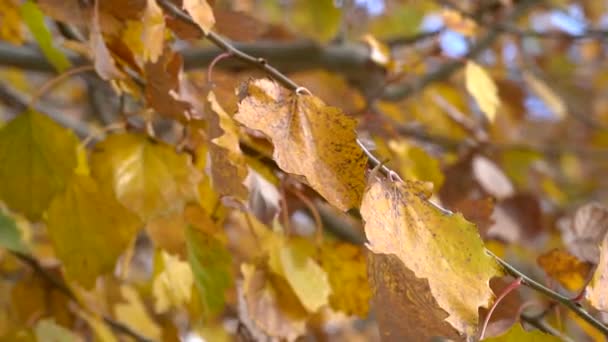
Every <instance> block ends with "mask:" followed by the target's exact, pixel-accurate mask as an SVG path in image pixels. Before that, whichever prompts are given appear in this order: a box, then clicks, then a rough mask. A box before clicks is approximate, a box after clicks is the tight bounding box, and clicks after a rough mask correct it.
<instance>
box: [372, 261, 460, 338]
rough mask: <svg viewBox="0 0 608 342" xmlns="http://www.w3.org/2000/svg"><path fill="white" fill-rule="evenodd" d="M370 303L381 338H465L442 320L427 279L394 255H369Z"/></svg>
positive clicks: (442, 317)
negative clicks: (417, 274) (419, 276)
mask: <svg viewBox="0 0 608 342" xmlns="http://www.w3.org/2000/svg"><path fill="white" fill-rule="evenodd" d="M368 272H369V281H370V285H371V287H372V289H373V294H374V296H373V299H372V304H373V307H374V310H375V312H376V314H377V318H376V319H377V320H378V326H379V328H380V334H381V335H380V337H381V339H382V341H384V342H389V341H395V342H398V341H431V340H432V339H433V338H434V337H444V338H448V339H451V340H453V341H463V340H464V338H463V337H462V336H461V335H460V334H459V333H458V331H457V330H456V329H454V327H452V326H451V325H450V324H449V323H448V322H446V321H445V319H446V318H447V317H448V313H447V312H446V311H445V310H443V309H442V308H441V307H440V306H439V304H438V303H437V301H436V300H435V298H434V297H433V294H432V293H431V289H430V287H429V282H428V281H427V280H426V279H420V278H418V277H416V275H414V272H412V271H411V270H409V269H408V268H407V267H405V265H404V264H403V263H402V262H401V261H400V260H399V258H398V257H397V256H395V255H385V254H373V253H369V254H368Z"/></svg>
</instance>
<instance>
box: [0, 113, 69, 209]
mask: <svg viewBox="0 0 608 342" xmlns="http://www.w3.org/2000/svg"><path fill="white" fill-rule="evenodd" d="M77 146H78V139H77V138H76V137H75V136H74V134H72V132H70V131H68V130H67V129H65V128H63V127H61V126H59V125H58V124H56V123H55V122H54V121H53V120H51V119H49V118H48V117H46V116H44V115H42V114H39V113H36V112H31V111H30V112H27V113H24V114H21V115H20V116H18V117H17V118H15V119H14V120H12V121H11V122H9V123H8V124H7V125H6V126H4V127H3V128H2V129H0V179H1V180H2V181H1V182H0V199H1V200H3V201H4V202H5V203H6V205H7V206H8V207H9V208H10V209H12V210H13V211H16V212H20V213H23V214H24V215H25V216H26V217H27V218H28V219H30V220H32V221H36V220H38V219H40V217H41V216H42V213H43V212H44V211H45V210H46V208H47V207H48V205H49V203H50V201H51V199H52V198H53V196H54V195H55V194H56V193H57V192H59V191H61V190H62V189H63V188H64V187H65V184H66V183H67V182H68V181H69V179H70V177H71V176H72V174H73V173H74V168H75V167H76V149H77Z"/></svg>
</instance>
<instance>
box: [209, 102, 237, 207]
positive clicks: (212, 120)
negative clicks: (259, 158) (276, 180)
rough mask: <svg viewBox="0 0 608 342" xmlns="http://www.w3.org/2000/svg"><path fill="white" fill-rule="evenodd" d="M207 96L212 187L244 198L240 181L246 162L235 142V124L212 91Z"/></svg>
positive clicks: (220, 191)
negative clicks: (209, 108) (209, 109)
mask: <svg viewBox="0 0 608 342" xmlns="http://www.w3.org/2000/svg"><path fill="white" fill-rule="evenodd" d="M207 100H208V101H209V105H210V107H211V111H209V139H210V140H211V143H210V144H209V154H210V156H211V165H210V166H211V181H212V183H213V187H214V189H216V190H217V192H219V193H220V194H222V195H231V196H235V197H236V198H239V199H243V200H244V199H246V198H247V188H246V187H245V185H244V184H243V181H244V180H245V177H247V165H246V164H245V157H244V156H243V154H242V152H241V148H240V146H239V131H238V127H237V126H236V123H235V122H234V120H233V119H232V117H230V115H228V113H226V112H225V111H224V109H223V108H222V107H221V106H220V104H219V103H218V102H217V99H216V97H215V94H214V93H213V92H212V91H210V92H209V96H208V97H207Z"/></svg>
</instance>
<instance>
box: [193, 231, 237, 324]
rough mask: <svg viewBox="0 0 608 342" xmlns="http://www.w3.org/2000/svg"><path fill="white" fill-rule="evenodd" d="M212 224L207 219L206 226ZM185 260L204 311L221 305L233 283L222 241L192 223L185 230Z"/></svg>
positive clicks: (218, 309) (212, 312) (213, 311)
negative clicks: (188, 265) (186, 249)
mask: <svg viewBox="0 0 608 342" xmlns="http://www.w3.org/2000/svg"><path fill="white" fill-rule="evenodd" d="M210 225H213V223H211V222H210V221H209V224H208V225H207V226H210ZM186 241H187V246H188V261H189V262H190V267H192V273H193V274H194V283H195V284H196V288H197V289H198V292H199V294H200V297H201V299H202V302H203V307H204V309H205V312H206V314H207V315H215V314H217V313H219V312H221V310H223V309H224V303H225V292H226V290H227V289H228V288H229V287H230V286H231V285H232V274H231V271H230V270H231V259H232V258H231V256H230V253H228V250H227V249H226V246H225V243H224V242H223V241H221V240H220V239H218V237H217V236H214V235H212V234H211V233H209V232H206V231H202V230H200V229H196V228H194V227H192V226H190V227H188V229H187V231H186Z"/></svg>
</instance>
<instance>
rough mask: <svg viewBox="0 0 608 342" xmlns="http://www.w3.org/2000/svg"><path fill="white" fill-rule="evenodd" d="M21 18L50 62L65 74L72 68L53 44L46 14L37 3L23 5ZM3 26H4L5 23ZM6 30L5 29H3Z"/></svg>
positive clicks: (29, 0)
mask: <svg viewBox="0 0 608 342" xmlns="http://www.w3.org/2000/svg"><path fill="white" fill-rule="evenodd" d="M21 17H22V18H23V21H24V22H25V23H26V25H27V26H28V28H29V30H30V32H31V33H32V35H33V36H34V38H35V39H36V42H37V43H38V45H39V46H40V50H42V53H43V54H44V56H45V57H46V59H48V60H49V62H50V63H51V64H52V65H53V67H55V69H56V70H57V71H59V72H64V71H65V70H66V69H68V68H70V67H71V66H72V63H70V61H69V60H68V58H67V57H66V56H65V54H64V53H63V52H61V50H59V49H58V48H57V47H55V45H54V44H53V36H52V35H51V32H50V31H49V29H48V28H47V27H46V24H45V22H44V14H43V13H42V12H41V11H40V9H39V8H38V6H37V5H36V3H35V2H33V1H31V0H28V1H26V2H24V3H23V4H22V5H21ZM0 24H2V25H1V26H4V23H0ZM3 29H4V28H3Z"/></svg>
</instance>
